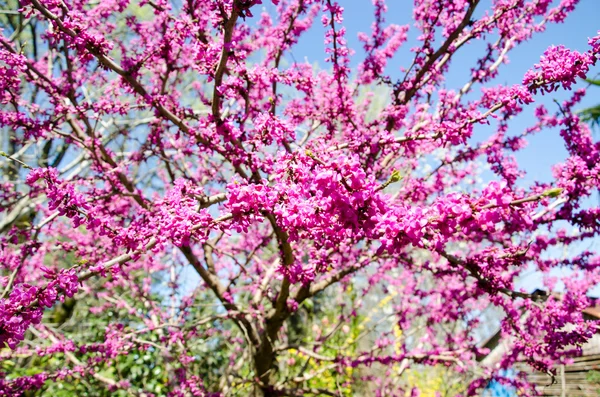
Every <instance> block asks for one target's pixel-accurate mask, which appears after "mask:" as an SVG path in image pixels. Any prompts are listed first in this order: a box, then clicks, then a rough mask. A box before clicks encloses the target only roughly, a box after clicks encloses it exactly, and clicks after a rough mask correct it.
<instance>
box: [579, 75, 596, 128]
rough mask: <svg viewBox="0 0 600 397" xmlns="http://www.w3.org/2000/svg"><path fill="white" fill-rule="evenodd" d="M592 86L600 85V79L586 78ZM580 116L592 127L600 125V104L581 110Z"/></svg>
mask: <svg viewBox="0 0 600 397" xmlns="http://www.w3.org/2000/svg"><path fill="white" fill-rule="evenodd" d="M585 81H587V82H588V83H589V84H590V86H596V87H600V80H593V79H586V80H585ZM579 116H580V117H581V119H582V120H583V121H585V122H586V123H590V125H591V126H592V127H600V104H598V105H596V106H591V107H589V108H585V109H583V110H581V111H580V112H579Z"/></svg>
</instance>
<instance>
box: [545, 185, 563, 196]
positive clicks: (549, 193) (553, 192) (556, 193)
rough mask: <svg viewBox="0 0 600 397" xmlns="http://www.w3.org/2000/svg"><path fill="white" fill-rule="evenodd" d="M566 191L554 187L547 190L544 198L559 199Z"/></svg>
mask: <svg viewBox="0 0 600 397" xmlns="http://www.w3.org/2000/svg"><path fill="white" fill-rule="evenodd" d="M563 190H564V189H563V188H560V187H554V188H552V189H548V190H546V191H545V192H544V193H542V197H558V196H559V195H560V194H561V193H562V191H563Z"/></svg>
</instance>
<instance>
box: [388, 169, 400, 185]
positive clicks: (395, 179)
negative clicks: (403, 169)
mask: <svg viewBox="0 0 600 397" xmlns="http://www.w3.org/2000/svg"><path fill="white" fill-rule="evenodd" d="M400 180H402V175H401V174H400V171H398V170H394V171H392V176H391V177H390V183H395V182H398V181H400Z"/></svg>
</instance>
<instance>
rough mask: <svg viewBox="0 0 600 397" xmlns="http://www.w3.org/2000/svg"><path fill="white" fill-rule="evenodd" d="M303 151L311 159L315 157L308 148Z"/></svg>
mask: <svg viewBox="0 0 600 397" xmlns="http://www.w3.org/2000/svg"><path fill="white" fill-rule="evenodd" d="M304 153H305V154H306V155H307V156H308V157H310V158H311V159H312V158H314V157H315V155H314V154H313V152H312V151H310V150H308V149H307V150H306V151H305V152H304Z"/></svg>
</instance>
